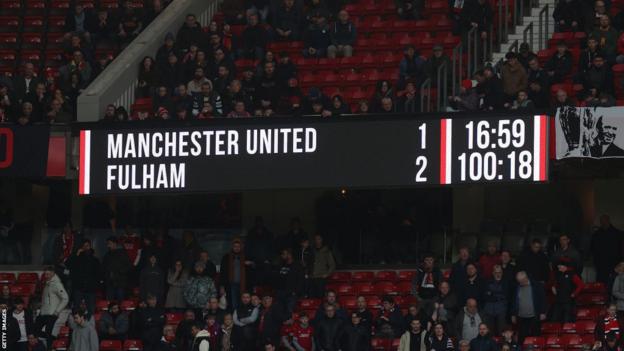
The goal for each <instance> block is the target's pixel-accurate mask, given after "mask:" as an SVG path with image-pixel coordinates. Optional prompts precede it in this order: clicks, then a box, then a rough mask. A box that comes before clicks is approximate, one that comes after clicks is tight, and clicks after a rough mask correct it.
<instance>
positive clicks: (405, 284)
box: [396, 281, 412, 295]
mask: <svg viewBox="0 0 624 351" xmlns="http://www.w3.org/2000/svg"><path fill="white" fill-rule="evenodd" d="M396 292H397V293H398V294H399V295H409V294H411V293H412V282H409V281H402V282H398V283H397V284H396Z"/></svg>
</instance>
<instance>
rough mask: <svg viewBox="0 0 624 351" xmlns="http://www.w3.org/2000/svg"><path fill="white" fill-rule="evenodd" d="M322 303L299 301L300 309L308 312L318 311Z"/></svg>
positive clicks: (311, 300) (310, 300)
mask: <svg viewBox="0 0 624 351" xmlns="http://www.w3.org/2000/svg"><path fill="white" fill-rule="evenodd" d="M321 303H322V301H321V300H320V299H301V300H299V309H303V310H307V309H312V310H316V309H317V308H319V306H320V305H321Z"/></svg>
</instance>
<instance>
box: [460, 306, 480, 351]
mask: <svg viewBox="0 0 624 351" xmlns="http://www.w3.org/2000/svg"><path fill="white" fill-rule="evenodd" d="M484 321H485V318H484V317H483V315H482V314H481V313H480V312H479V309H478V307H477V300H475V299H468V300H467V301H466V306H464V308H462V309H461V310H460V311H459V313H458V314H457V318H455V326H454V328H455V337H456V338H459V339H463V340H472V339H474V338H476V337H477V335H479V329H480V328H479V325H481V323H483V322H484ZM460 350H461V348H460Z"/></svg>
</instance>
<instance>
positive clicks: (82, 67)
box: [59, 50, 92, 83]
mask: <svg viewBox="0 0 624 351" xmlns="http://www.w3.org/2000/svg"><path fill="white" fill-rule="evenodd" d="M59 73H60V75H61V80H62V81H63V82H66V83H70V78H71V77H70V76H71V74H72V73H78V74H79V75H80V81H81V82H90V81H91V73H92V72H91V64H89V62H87V61H85V60H84V55H83V54H82V52H81V51H79V50H76V51H74V53H73V56H72V59H71V61H69V63H67V64H66V65H65V66H61V68H59Z"/></svg>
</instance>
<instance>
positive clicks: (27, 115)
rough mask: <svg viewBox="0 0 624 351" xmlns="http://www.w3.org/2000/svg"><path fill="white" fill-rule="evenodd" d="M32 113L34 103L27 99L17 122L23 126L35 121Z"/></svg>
mask: <svg viewBox="0 0 624 351" xmlns="http://www.w3.org/2000/svg"><path fill="white" fill-rule="evenodd" d="M32 113H33V104H32V103H30V102H28V101H25V102H24V103H22V113H21V114H20V115H19V117H18V118H17V120H16V122H17V123H18V124H19V125H22V126H25V125H29V124H31V123H33V122H34V120H33V116H32Z"/></svg>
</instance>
